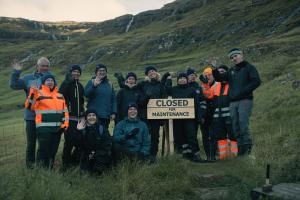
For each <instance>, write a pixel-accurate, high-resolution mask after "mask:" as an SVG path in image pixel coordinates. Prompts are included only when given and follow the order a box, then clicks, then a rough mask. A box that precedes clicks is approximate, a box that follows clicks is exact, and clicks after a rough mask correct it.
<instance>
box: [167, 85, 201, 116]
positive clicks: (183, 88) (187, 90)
mask: <svg viewBox="0 0 300 200" xmlns="http://www.w3.org/2000/svg"><path fill="white" fill-rule="evenodd" d="M166 90H167V93H168V95H170V96H172V98H174V99H178V98H193V99H194V103H195V118H196V119H197V120H200V119H202V118H203V117H204V114H205V110H206V109H205V108H204V107H202V106H201V104H200V102H202V103H203V102H205V100H204V96H203V94H202V95H201V94H200V92H201V90H199V89H197V90H195V88H194V87H192V86H190V85H188V84H186V85H177V86H173V87H172V80H170V79H168V80H167V81H166Z"/></svg>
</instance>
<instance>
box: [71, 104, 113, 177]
mask: <svg viewBox="0 0 300 200" xmlns="http://www.w3.org/2000/svg"><path fill="white" fill-rule="evenodd" d="M96 112H97V111H96V110H94V109H88V110H87V111H86V113H85V119H83V120H81V121H80V122H79V123H78V125H77V129H78V130H79V131H80V132H81V134H82V154H81V157H80V169H81V170H82V171H88V172H90V173H97V174H102V173H103V171H104V170H106V169H108V168H109V166H110V164H111V147H112V139H111V136H110V135H109V132H108V130H107V128H105V127H104V126H103V125H101V123H100V122H99V121H98V118H97V114H96Z"/></svg>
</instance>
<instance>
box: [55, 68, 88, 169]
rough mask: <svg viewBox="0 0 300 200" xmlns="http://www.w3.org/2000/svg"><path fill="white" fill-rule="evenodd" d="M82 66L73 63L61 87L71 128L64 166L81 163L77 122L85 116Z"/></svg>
mask: <svg viewBox="0 0 300 200" xmlns="http://www.w3.org/2000/svg"><path fill="white" fill-rule="evenodd" d="M80 76H81V68H80V66H79V65H76V64H75V65H72V66H71V68H70V71H69V73H67V74H66V79H65V80H64V81H63V83H62V84H61V86H60V88H59V92H60V93H62V94H63V95H64V97H65V100H66V103H67V106H68V110H69V114H70V119H69V128H68V129H67V131H66V133H65V134H64V136H65V143H64V149H63V154H62V161H63V168H64V169H67V168H69V167H71V166H76V165H77V164H79V159H80V142H81V134H80V132H79V131H78V130H77V128H76V127H77V123H78V122H79V120H80V119H81V118H82V117H84V97H83V95H84V89H83V86H82V84H81V83H80V82H79V77H80Z"/></svg>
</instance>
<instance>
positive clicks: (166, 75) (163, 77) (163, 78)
mask: <svg viewBox="0 0 300 200" xmlns="http://www.w3.org/2000/svg"><path fill="white" fill-rule="evenodd" d="M168 76H171V74H170V72H166V73H164V75H163V76H162V78H161V82H162V83H163V85H164V84H165V82H166V80H167V78H168Z"/></svg>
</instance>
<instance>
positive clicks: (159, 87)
mask: <svg viewBox="0 0 300 200" xmlns="http://www.w3.org/2000/svg"><path fill="white" fill-rule="evenodd" d="M145 75H146V77H145V80H144V81H142V82H140V83H138V88H139V90H140V94H141V95H140V98H139V99H138V106H139V108H140V110H139V111H140V118H141V120H142V121H144V122H146V124H147V126H148V129H149V133H150V135H151V148H150V154H151V155H150V160H151V161H152V162H155V160H156V156H157V152H158V144H159V128H160V126H161V125H162V121H161V120H151V119H147V104H148V102H149V100H150V99H160V98H166V97H167V94H166V90H165V86H164V83H162V82H161V80H160V75H159V74H158V73H157V70H156V68H155V67H154V66H147V67H146V68H145Z"/></svg>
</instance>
